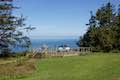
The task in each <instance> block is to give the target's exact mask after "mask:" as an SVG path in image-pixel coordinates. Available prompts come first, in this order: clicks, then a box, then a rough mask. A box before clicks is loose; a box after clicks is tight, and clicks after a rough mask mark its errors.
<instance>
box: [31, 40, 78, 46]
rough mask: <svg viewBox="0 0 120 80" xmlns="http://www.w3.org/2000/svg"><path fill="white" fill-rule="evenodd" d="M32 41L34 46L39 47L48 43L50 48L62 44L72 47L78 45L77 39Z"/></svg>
mask: <svg viewBox="0 0 120 80" xmlns="http://www.w3.org/2000/svg"><path fill="white" fill-rule="evenodd" d="M31 42H32V48H38V47H41V46H43V45H47V46H48V48H56V47H58V46H61V45H67V46H69V47H71V48H76V47H78V46H77V45H76V42H77V40H76V39H33V40H31Z"/></svg>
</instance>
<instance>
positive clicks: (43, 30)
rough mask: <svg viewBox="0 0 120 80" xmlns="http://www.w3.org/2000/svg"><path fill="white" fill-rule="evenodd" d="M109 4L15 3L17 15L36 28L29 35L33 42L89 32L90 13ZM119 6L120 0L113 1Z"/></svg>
mask: <svg viewBox="0 0 120 80" xmlns="http://www.w3.org/2000/svg"><path fill="white" fill-rule="evenodd" d="M108 1H110V0H16V2H15V5H16V6H18V7H20V9H19V10H16V14H18V15H20V14H23V15H24V16H25V17H27V20H26V24H27V25H31V26H33V27H36V29H35V30H33V31H31V32H29V33H27V35H28V36H30V37H31V38H33V39H36V38H37V39H39V38H61V37H63V38H77V37H79V36H82V35H83V34H84V33H85V32H86V31H87V28H88V27H87V26H86V25H85V24H87V23H88V22H89V18H90V11H93V12H94V13H95V11H96V10H97V9H98V8H99V7H101V6H102V5H103V4H105V3H107V2H108ZM111 2H113V4H117V3H118V2H119V0H111Z"/></svg>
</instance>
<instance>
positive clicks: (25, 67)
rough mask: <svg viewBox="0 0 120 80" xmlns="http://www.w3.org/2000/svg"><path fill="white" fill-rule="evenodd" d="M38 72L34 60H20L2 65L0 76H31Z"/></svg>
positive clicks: (0, 65) (0, 66)
mask: <svg viewBox="0 0 120 80" xmlns="http://www.w3.org/2000/svg"><path fill="white" fill-rule="evenodd" d="M35 70H36V67H35V62H34V61H33V60H25V59H22V60H18V61H16V62H12V63H6V64H0V76H19V75H26V74H31V73H33V72H34V71H35Z"/></svg>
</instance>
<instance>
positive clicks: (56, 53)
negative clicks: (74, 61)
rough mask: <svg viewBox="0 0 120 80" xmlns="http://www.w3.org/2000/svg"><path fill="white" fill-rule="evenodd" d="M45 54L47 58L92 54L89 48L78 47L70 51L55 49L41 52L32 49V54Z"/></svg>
mask: <svg viewBox="0 0 120 80" xmlns="http://www.w3.org/2000/svg"><path fill="white" fill-rule="evenodd" d="M44 52H46V53H47V55H48V56H77V55H80V54H86V53H90V52H92V48H91V47H79V48H72V49H71V50H70V51H58V49H57V48H48V49H45V50H41V49H40V48H38V49H34V50H33V53H44Z"/></svg>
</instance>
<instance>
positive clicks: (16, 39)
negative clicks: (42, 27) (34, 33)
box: [0, 0, 33, 56]
mask: <svg viewBox="0 0 120 80" xmlns="http://www.w3.org/2000/svg"><path fill="white" fill-rule="evenodd" d="M13 1H14V0H0V54H1V53H2V54H5V56H6V55H7V54H9V53H10V51H11V50H12V48H13V47H16V46H19V47H24V48H29V46H30V44H31V42H30V39H29V37H27V36H25V35H24V34H23V30H28V29H33V28H31V27H25V23H24V21H25V18H24V17H23V16H21V17H16V16H15V15H13V13H12V12H13V10H14V9H17V7H14V6H13Z"/></svg>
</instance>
